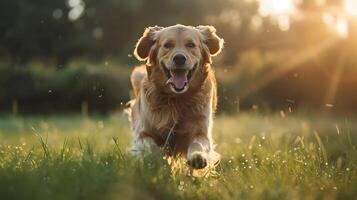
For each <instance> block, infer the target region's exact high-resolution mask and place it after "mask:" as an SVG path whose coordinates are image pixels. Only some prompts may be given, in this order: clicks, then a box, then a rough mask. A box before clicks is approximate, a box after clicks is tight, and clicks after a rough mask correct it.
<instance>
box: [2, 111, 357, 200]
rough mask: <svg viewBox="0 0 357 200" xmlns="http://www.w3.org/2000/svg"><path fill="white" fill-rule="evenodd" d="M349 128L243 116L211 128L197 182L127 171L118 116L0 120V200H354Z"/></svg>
mask: <svg viewBox="0 0 357 200" xmlns="http://www.w3.org/2000/svg"><path fill="white" fill-rule="evenodd" d="M356 131H357V120H354V119H344V118H329V117H321V116H308V115H306V116H303V115H295V116H286V117H284V118H283V117H281V116H280V115H277V114H270V115H261V114H253V113H250V114H249V113H245V114H241V115H239V116H218V117H217V119H216V120H215V124H214V137H215V141H216V144H217V151H218V152H220V153H221V154H222V161H221V163H220V165H219V166H218V167H217V168H216V170H215V171H213V170H212V171H210V172H209V173H208V174H207V176H205V177H201V178H198V177H193V176H192V175H190V174H191V172H190V171H187V170H184V169H185V167H182V168H178V169H177V168H175V169H173V167H171V166H169V165H168V164H167V162H166V161H165V160H163V159H162V158H161V157H160V156H148V157H145V158H144V159H143V160H142V161H135V160H134V159H133V158H131V157H130V156H129V155H128V154H127V152H126V150H127V148H128V147H129V144H130V140H131V136H130V129H129V123H128V122H127V120H126V118H125V116H123V115H120V114H118V115H113V116H111V117H91V118H81V117H79V116H56V117H25V118H22V117H2V118H0V199H7V200H10V199H356V198H357V190H356V188H357V174H356V172H357V169H356V164H357V149H356V143H357V132H356Z"/></svg>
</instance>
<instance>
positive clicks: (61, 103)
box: [0, 0, 357, 112]
mask: <svg viewBox="0 0 357 200" xmlns="http://www.w3.org/2000/svg"><path fill="white" fill-rule="evenodd" d="M263 1H264V0H262V1H261V2H263ZM287 1H288V0H287ZM261 2H259V1H255V0H221V1H216V0H195V1H192V0H180V1H175V0H130V1H129V0H102V1H97V0H51V1H48V0H36V1H30V0H16V1H13V0H1V2H0V18H1V20H0V111H1V110H9V109H10V107H11V104H12V103H11V102H13V101H14V99H15V100H16V101H18V103H19V105H20V107H21V105H22V107H23V109H24V110H28V111H29V112H33V111H36V110H44V111H46V110H51V109H52V110H54V111H56V110H75V108H77V107H79V104H80V103H81V102H82V101H88V102H89V107H90V108H91V107H92V108H94V109H95V110H99V111H108V110H112V109H114V108H115V107H117V106H118V104H120V102H125V101H126V100H128V99H129V88H130V86H129V81H128V76H129V71H130V68H131V67H132V66H133V65H136V64H137V62H136V60H135V58H133V56H132V51H133V49H134V45H135V43H136V41H137V39H138V38H139V37H140V36H141V34H142V32H143V30H144V28H145V27H147V26H153V25H160V26H169V25H173V24H177V23H181V24H189V25H200V24H211V25H214V26H215V27H216V28H217V31H218V34H219V35H220V36H221V37H223V38H224V39H225V42H226V44H225V49H224V51H223V53H222V54H221V55H220V56H219V57H217V59H216V60H215V66H216V68H215V69H216V71H217V76H218V81H219V84H220V90H219V92H220V98H221V100H220V102H221V103H220V104H221V106H220V107H221V108H222V109H223V110H232V108H236V107H243V108H251V107H252V106H253V105H266V107H269V108H276V109H286V108H288V107H297V106H298V105H303V106H305V107H306V106H309V105H310V107H316V105H319V106H320V107H321V106H322V107H323V106H324V105H326V104H333V105H335V103H336V105H337V104H338V103H340V104H341V105H343V106H342V107H347V108H348V109H347V110H349V109H350V106H352V105H350V104H349V103H345V102H349V101H351V99H356V100H357V98H356V97H355V96H354V95H352V96H351V95H347V96H346V94H350V92H349V90H348V89H346V88H349V87H350V85H351V84H355V83H356V84H357V82H354V80H355V79H356V78H355V77H354V76H353V75H351V74H356V73H355V71H354V69H353V67H355V66H357V65H356V62H357V59H356V57H355V56H354V54H353V53H354V52H357V51H356V49H357V48H356V46H357V45H356V39H355V38H354V37H352V36H353V35H356V20H355V19H354V18H347V17H346V19H345V21H342V22H340V21H339V20H340V18H341V13H340V12H342V11H341V10H342V9H343V1H342V0H326V1H316V0H301V1H299V3H296V8H295V9H296V11H295V10H289V9H288V8H286V7H282V8H281V9H280V10H279V9H276V10H270V11H271V13H269V12H268V13H264V8H263V9H262V7H261ZM265 2H267V1H265ZM291 2H293V1H291ZM294 2H295V1H294ZM319 2H320V3H319ZM321 2H323V3H321ZM268 3H269V2H268ZM282 5H285V4H284V3H283V4H282ZM286 5H288V4H286ZM283 9H286V10H285V11H286V12H285V11H284V10H283ZM331 10H332V11H331ZM268 11H269V10H268ZM281 11H283V12H281ZM265 12H266V11H265ZM279 12H281V13H279ZM293 12H296V13H293ZM326 13H328V14H329V15H327V14H326ZM274 14H275V15H274ZM328 23H331V24H328ZM339 23H340V24H341V23H347V25H348V31H349V32H348V33H349V34H348V35H346V33H344V32H343V31H345V30H339V29H338V28H339V26H341V25H339ZM335 25H336V27H337V32H338V31H342V32H340V33H337V34H336V31H334V30H331V27H332V29H333V27H334V26H335ZM343 25H344V24H342V27H340V29H341V28H342V29H343V28H344V27H343ZM338 34H340V35H338ZM340 57H341V58H343V61H341V59H339V58H340ZM341 62H342V64H341ZM340 65H343V66H347V67H343V69H342V70H341V67H339V66H340ZM40 66H42V67H40ZM93 66H97V67H93ZM95 68H96V69H97V70H93V69H95ZM336 69H337V72H336ZM356 69H357V68H356ZM338 70H340V71H339V72H338ZM113 71H115V73H112V72H113ZM336 73H340V76H342V77H344V75H346V76H347V75H348V77H350V78H349V79H348V80H349V82H347V83H345V82H344V81H346V80H345V79H344V78H340V79H343V80H342V83H341V85H342V86H340V87H342V88H344V90H346V92H345V93H346V94H345V93H343V94H339V93H338V92H340V91H344V90H343V89H342V90H337V89H335V90H336V91H332V92H331V91H330V90H332V89H331V87H336V86H333V85H331V82H333V81H334V80H335V79H336V78H334V77H335V74H336ZM302 74H307V75H310V74H312V75H311V76H303V75H302ZM76 77H77V78H76ZM78 77H79V78H78ZM93 77H94V78H93ZM316 77H319V79H321V81H318V82H317V81H316ZM337 81H339V82H341V80H337ZM335 82H336V80H335ZM306 83H307V85H306ZM344 84H345V86H344ZM78 85H81V86H78ZM77 86H78V87H77ZM74 88H76V89H74ZM93 88H98V90H97V89H93ZM100 90H105V91H106V93H105V94H104V93H100V92H98V91H100ZM49 91H51V92H50V93H49ZM330 93H332V94H330ZM99 96H102V97H99ZM329 96H331V97H329ZM336 96H337V99H336V98H335V97H336ZM341 96H342V97H341ZM339 98H340V99H339ZM341 99H342V100H341ZM348 99H349V100H348ZM44 105H47V106H44ZM342 107H341V109H342ZM237 109H238V108H237ZM345 109H346V108H344V110H345ZM356 110H357V108H356Z"/></svg>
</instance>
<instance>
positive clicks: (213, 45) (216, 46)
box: [196, 26, 224, 56]
mask: <svg viewBox="0 0 357 200" xmlns="http://www.w3.org/2000/svg"><path fill="white" fill-rule="evenodd" d="M196 28H197V29H198V30H199V32H200V33H201V34H202V36H203V43H204V44H206V45H207V47H208V50H209V53H210V55H211V56H216V55H218V54H219V53H220V52H221V50H222V48H223V43H224V40H223V39H222V38H220V37H218V35H217V34H216V29H215V28H214V27H213V26H197V27H196Z"/></svg>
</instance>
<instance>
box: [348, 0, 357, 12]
mask: <svg viewBox="0 0 357 200" xmlns="http://www.w3.org/2000/svg"><path fill="white" fill-rule="evenodd" d="M345 9H346V12H347V13H348V14H351V15H354V16H357V1H356V0H345Z"/></svg>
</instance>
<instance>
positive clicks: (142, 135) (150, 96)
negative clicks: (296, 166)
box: [131, 25, 223, 168]
mask: <svg viewBox="0 0 357 200" xmlns="http://www.w3.org/2000/svg"><path fill="white" fill-rule="evenodd" d="M167 43H169V44H167ZM222 46H223V40H222V39H221V38H219V37H218V36H217V35H216V33H215V29H214V28H213V27H212V26H198V27H191V26H184V25H175V26H170V27H166V28H163V27H157V26H156V27H149V28H147V29H146V30H145V32H144V34H143V36H142V37H141V38H140V39H139V41H138V43H137V46H136V49H135V52H134V53H135V56H136V57H137V58H138V59H139V60H142V61H143V60H146V61H147V63H146V65H143V66H139V67H136V68H135V69H134V70H133V73H132V75H131V82H132V86H133V95H134V100H132V104H131V121H132V126H133V131H134V141H133V147H132V151H133V153H134V154H136V155H140V154H142V153H143V152H145V151H147V150H149V151H154V150H155V149H157V147H163V146H164V145H165V144H166V148H168V149H169V151H168V153H169V154H172V155H178V154H179V155H183V156H185V157H186V158H187V160H188V163H189V164H190V165H191V166H192V167H194V168H204V167H206V166H207V165H208V164H210V163H212V162H217V159H218V154H217V153H215V151H214V150H213V146H212V137H211V129H212V118H213V114H214V112H215V110H216V104H217V100H216V99H217V98H216V80H215V76H214V72H213V71H212V68H211V65H210V64H211V56H215V55H217V54H218V53H219V52H220V51H221V48H222ZM178 52H179V53H182V54H184V55H185V56H186V57H187V60H186V63H185V66H186V68H187V70H192V78H190V80H189V82H188V83H187V86H185V89H184V90H183V91H180V92H175V90H174V89H173V88H172V87H170V86H169V85H168V84H167V79H168V77H167V76H166V75H165V70H168V69H170V67H169V66H171V65H172V60H173V57H174V55H176V54H177V53H178ZM164 67H166V68H167V69H166V68H165V69H163V68H164ZM213 157H215V158H213Z"/></svg>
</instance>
